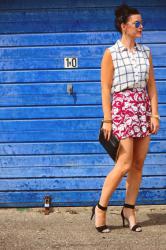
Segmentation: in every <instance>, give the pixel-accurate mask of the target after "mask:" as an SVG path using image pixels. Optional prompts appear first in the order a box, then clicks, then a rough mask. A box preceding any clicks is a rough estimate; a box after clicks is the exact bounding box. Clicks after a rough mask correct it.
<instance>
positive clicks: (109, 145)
mask: <svg viewBox="0 0 166 250" xmlns="http://www.w3.org/2000/svg"><path fill="white" fill-rule="evenodd" d="M102 126H103V121H101V126H100V130H99V138H98V139H99V142H100V143H101V145H102V146H103V147H104V148H105V150H106V151H107V153H108V154H109V156H110V157H111V158H112V159H113V160H114V161H115V162H116V161H117V156H118V151H119V146H120V141H119V139H118V138H117V136H116V135H114V134H113V133H111V136H110V139H109V140H106V139H105V137H104V131H103V129H102Z"/></svg>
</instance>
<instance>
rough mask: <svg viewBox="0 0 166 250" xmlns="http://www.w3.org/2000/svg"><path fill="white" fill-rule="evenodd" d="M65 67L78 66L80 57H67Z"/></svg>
mask: <svg viewBox="0 0 166 250" xmlns="http://www.w3.org/2000/svg"><path fill="white" fill-rule="evenodd" d="M64 67H65V68H78V58H77V57H65V58H64Z"/></svg>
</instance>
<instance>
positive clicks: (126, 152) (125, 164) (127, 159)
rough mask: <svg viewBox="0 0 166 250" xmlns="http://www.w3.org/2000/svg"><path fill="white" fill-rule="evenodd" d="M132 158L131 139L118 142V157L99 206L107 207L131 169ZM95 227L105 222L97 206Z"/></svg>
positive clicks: (104, 186) (104, 217) (102, 213)
mask: <svg viewBox="0 0 166 250" xmlns="http://www.w3.org/2000/svg"><path fill="white" fill-rule="evenodd" d="M132 158H133V138H126V139H122V140H121V141H120V148H119V156H118V160H117V162H116V164H115V167H114V168H113V169H112V170H111V172H110V173H109V174H108V175H107V177H106V179H105V181H104V184H103V188H102V192H101V196H100V200H99V203H100V205H101V206H104V207H106V206H107V205H108V202H109V199H110V196H111V195H112V193H113V192H114V190H115V189H116V187H117V186H118V184H119V183H120V181H121V179H122V177H123V176H124V175H125V174H126V173H127V172H128V171H129V169H130V168H131V167H132ZM95 214H96V216H95V226H96V227H98V226H102V225H105V222H106V212H105V211H103V210H101V209H99V208H98V207H97V206H96V208H95Z"/></svg>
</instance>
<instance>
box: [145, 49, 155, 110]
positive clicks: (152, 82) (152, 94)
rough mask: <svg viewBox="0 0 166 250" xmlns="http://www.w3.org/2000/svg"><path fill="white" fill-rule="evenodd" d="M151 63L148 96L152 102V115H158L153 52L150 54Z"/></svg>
mask: <svg viewBox="0 0 166 250" xmlns="http://www.w3.org/2000/svg"><path fill="white" fill-rule="evenodd" d="M149 62H150V69H149V79H148V84H147V87H148V94H149V97H150V101H151V108H152V115H158V94H157V89H156V83H155V79H154V69H153V62H152V55H151V52H150V57H149Z"/></svg>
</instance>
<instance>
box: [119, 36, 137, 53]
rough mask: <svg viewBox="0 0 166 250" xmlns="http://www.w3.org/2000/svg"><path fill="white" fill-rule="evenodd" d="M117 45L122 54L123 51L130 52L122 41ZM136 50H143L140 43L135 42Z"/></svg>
mask: <svg viewBox="0 0 166 250" xmlns="http://www.w3.org/2000/svg"><path fill="white" fill-rule="evenodd" d="M116 44H117V48H118V49H119V50H120V51H121V52H122V51H123V50H126V51H127V50H128V49H127V48H126V47H125V46H124V45H123V43H122V42H121V41H120V39H118V40H117V42H116ZM134 48H135V49H136V50H141V47H140V45H139V44H138V43H136V42H135V46H134Z"/></svg>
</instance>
